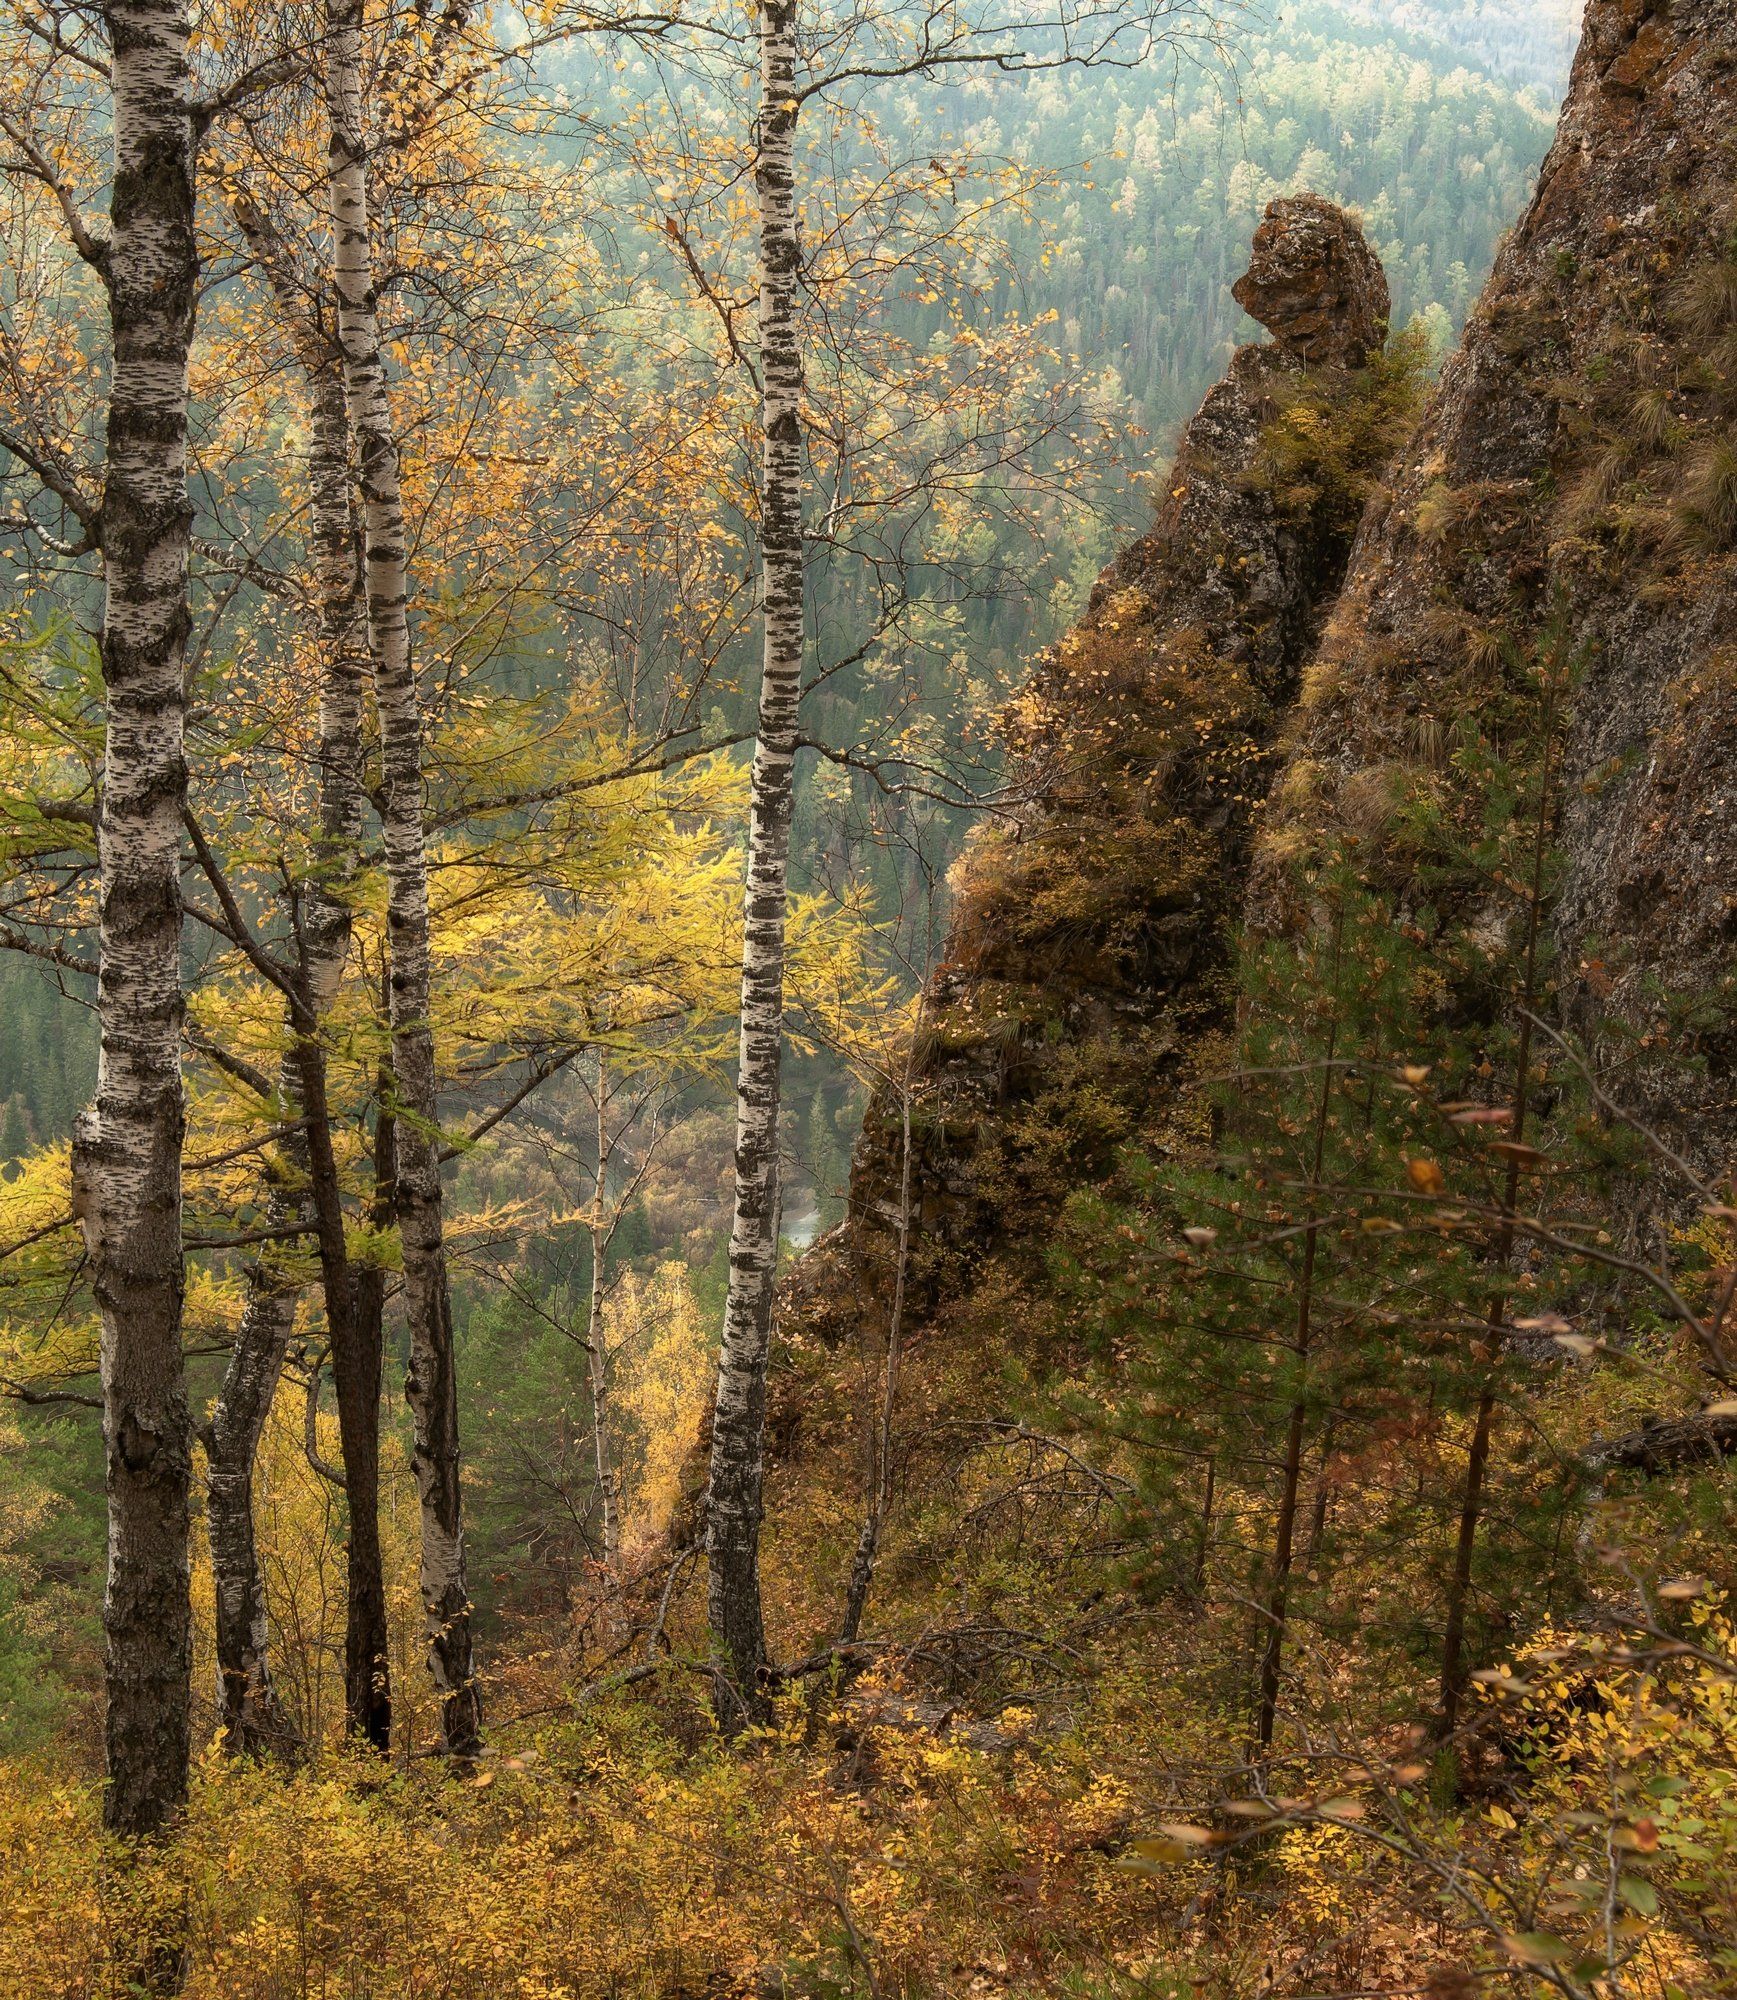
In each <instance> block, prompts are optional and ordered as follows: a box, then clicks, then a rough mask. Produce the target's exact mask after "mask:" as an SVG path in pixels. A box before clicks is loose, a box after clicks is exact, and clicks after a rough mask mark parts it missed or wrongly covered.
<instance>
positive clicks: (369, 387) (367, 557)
mask: <svg viewBox="0 0 1737 2000" xmlns="http://www.w3.org/2000/svg"><path fill="white" fill-rule="evenodd" d="M324 58H325V86H326V106H327V112H328V117H329V121H330V135H331V175H330V193H331V203H332V237H333V250H332V277H333V286H334V290H335V292H336V298H337V325H338V344H339V347H340V349H341V351H342V353H343V362H344V391H345V396H346V400H347V403H348V407H349V414H350V422H351V425H352V428H353V430H354V432H355V437H356V443H357V450H358V454H359V458H360V471H361V494H362V523H363V537H364V540H363V554H364V576H365V579H366V583H365V598H366V605H367V619H368V637H369V645H370V651H371V653H372V657H373V667H374V697H375V703H376V706H377V708H378V711H379V717H380V741H381V765H382V778H381V824H382V833H383V836H384V842H385V849H386V879H387V887H388V897H389V904H388V929H389V937H390V950H391V977H390V1015H391V1024H392V1070H393V1084H394V1089H395V1092H396V1095H397V1099H398V1109H399V1112H400V1116H399V1119H398V1123H397V1128H396V1137H397V1146H398V1159H397V1178H396V1188H395V1208H396V1213H397V1219H398V1227H399V1232H400V1235H401V1238H402V1241H403V1249H404V1287H405V1298H406V1305H407V1312H408V1318H409V1322H410V1372H409V1375H408V1377H407V1378H406V1381H405V1395H406V1398H407V1400H408V1401H409V1404H410V1410H411V1417H412V1420H413V1422H414V1425H415V1433H416V1443H415V1452H414V1458H413V1464H414V1467H415V1472H416V1484H417V1492H418V1494H419V1497H420V1501H421V1508H422V1572H421V1584H422V1602H423V1613H424V1618H425V1621H426V1629H427V1639H428V1657H429V1666H430V1669H431V1671H432V1673H433V1675H434V1684H435V1686H436V1688H437V1689H438V1690H439V1694H440V1699H441V1740H442V1743H443V1744H444V1745H445V1747H446V1748H447V1749H448V1750H449V1751H452V1752H453V1753H455V1754H458V1755H468V1754H470V1753H471V1752H473V1751H474V1750H476V1748H477V1747H478V1746H479V1744H480V1742H481V1728H482V1706H481V1699H480V1696H479V1694H478V1690H477V1686H476V1677H475V1671H474V1666H473V1661H472V1657H471V1622H470V1618H471V1607H470V1590H469V1586H468V1583H467V1581H466V1577H465V1552H464V1523H463V1512H462V1500H461V1496H460V1491H459V1445H458V1397H457V1384H456V1379H455V1376H454V1372H453V1353H452V1296H451V1290H450V1287H449V1285H448V1281H447V1269H446V1249H445V1242H444V1225H443V1216H442V1198H441V1179H440V1139H439V1134H440V1107H439V1102H438V1092H437V1088H436V1081H435V1067H434V1035H433V1028H432V1025H431V1020H430V1010H431V995H430V973H429V951H428V939H429V911H428V850H427V836H426V830H425V827H424V824H423V799H422V703H421V695H420V691H419V689H418V687H417V681H416V668H415V663H414V660H413V658H412V654H411V644H410V622H409V601H410V576H409V551H408V547H407V543H406V536H405V529H404V500H403V492H402V488H401V484H400V478H399V463H398V440H397V435H396V433H395V431H394V430H393V426H392V412H391V404H390V400H389V397H388V394H387V386H386V368H385V359H384V356H383V354H382V352H381V345H380V332H379V321H378V317H377V314H376V310H375V305H376V288H375V277H374V246H373V236H372V225H371V223H370V219H369V212H368V139H367V124H366V116H365V112H364V107H363V90H362V7H361V0H332V4H329V5H328V7H327V10H326V25H325V39H324Z"/></svg>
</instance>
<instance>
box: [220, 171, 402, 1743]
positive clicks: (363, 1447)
mask: <svg viewBox="0 0 1737 2000" xmlns="http://www.w3.org/2000/svg"><path fill="white" fill-rule="evenodd" d="M231 207H232V211H233V213H234V215H235V218H236V221H237V223H238V225H239V226H240V228H241V231H242V234H243V236H244V238H245V240H246V242H247V246H248V248H249V250H250V251H251V252H252V253H253V256H254V259H255V261H256V262H257V264H258V265H259V267H260V269H261V271H262V272H263V274H264V276H265V278H266V281H267V284H268V286H269V289H270V292H271V294H272V297H273V299H274V302H275V304H276V305H277V307H278V311H279V314H280V317H281V318H282V319H283V321H284V323H285V325H286V326H287V328H288V330H289V332H290V335H291V344H292V346H293V348H294V351H295V354H296V357H297V360H298V361H299V363H300V365H301V369H302V373H303V376H304V378H305V381H306V385H307V389H308V395H309V403H310V419H311V421H310V425H309V448H308V453H307V485H308V504H309V544H310V555H311V557H312V563H313V570H314V595H315V602H316V605H317V615H318V624H319V661H320V670H319V748H318V788H319V806H318V809H319V821H320V824H319V834H318V838H317V841H316V843H315V851H314V872H313V874H312V876H311V879H309V880H308V881H307V882H306V883H305V884H304V885H302V889H303V901H304V904H305V907H304V909H303V912H302V920H301V922H300V923H298V924H297V926H296V936H297V938H298V940H299V942H300V954H299V962H298V964H297V966H296V969H295V978H294V982H293V990H292V991H291V992H290V994H289V995H288V998H287V1015H288V1020H287V1027H288V1031H289V1034H290V1037H291V1042H290V1047H289V1049H288V1052H287V1053H286V1055H285V1058H284V1062H283V1070H282V1083H281V1094H282V1099H283V1102H284V1104H285V1105H286V1106H287V1107H288V1108H289V1109H290V1110H291V1111H292V1112H293V1113H294V1114H295V1122H296V1124H297V1125H299V1127H300V1129H299V1131H298V1132H296V1133H295V1135H294V1136H293V1138H292V1140H291V1141H290V1142H289V1143H288V1145H287V1146H286V1149H285V1159H284V1162H283V1164H282V1165H281V1166H280V1167H279V1168H278V1169H277V1170H276V1171H275V1173H274V1174H273V1184H272V1188H271V1194H270V1199H269V1200H268V1204H267V1215H268V1217H269V1218H270V1220H271V1221H272V1223H274V1224H287V1223H288V1222H289V1221H290V1220H291V1219H292V1217H300V1218H302V1219H303V1220H304V1221H305V1222H306V1225H307V1226H308V1227H309V1228H310V1229H311V1231H312V1232H313V1235H314V1238H315V1241H316V1243H317V1245H318V1248H319V1256H320V1265H321V1275H322V1279H323V1291H324V1304H325V1312H326V1325H327V1340H328V1344H329V1347H330V1352H331V1357H332V1372H333V1378H334V1381H335V1383H336V1386H337V1392H338V1416H339V1436H340V1443H341V1449H342V1455H343V1461H344V1479H345V1488H346V1492H347V1495H348V1498H349V1503H350V1505H349V1516H350V1531H349V1549H348V1559H347V1566H346V1567H347V1576H348V1600H349V1601H348V1614H347V1618H346V1628H345V1712H346V1717H347V1720H348V1722H349V1725H350V1727H351V1728H352V1729H353V1730H354V1731H355V1732H356V1733H357V1734H359V1735H360V1736H362V1737H363V1738H364V1739H366V1740H367V1741H369V1742H372V1743H373V1744H374V1745H375V1747H377V1748H379V1749H382V1750H383V1749H385V1748H386V1747H387V1744H388V1742H389V1740H390V1731H391V1695H390V1682H389V1665H388V1655H387V1635H386V1597H385V1586H384V1582H383V1580H382V1576H381V1560H380V1541H379V1529H378V1524H377V1515H378V1489H379V1441H378V1437H377V1430H378V1415H377V1412H378V1405H379V1396H380V1337H379V1326H378V1316H377V1315H374V1316H370V1315H368V1314H367V1313H366V1312H364V1310H363V1304H364V1301H363V1300H362V1298H361V1296H360V1295H359V1291H358V1287H357V1284H356V1274H355V1272H354V1270H353V1269H352V1266H351V1261H350V1258H349V1255H348V1251H347V1249H346V1245H345V1238H344V1219H343V1210H342V1206H341V1183H340V1177H339V1173H338V1168H337V1163H336V1159H335V1157H334V1152H333V1145H332V1136H331V1113H330V1105H329V1101H328V1100H329V1092H328V1085H327V1063H326V1057H325V1052H324V1048H323V1045H322V1043H321V1040H320V1031H321V1027H322V1024H323V1023H324V1021H325V1018H326V1016H327V1014H328V1013H329V1011H330V1009H331V1006H332V1003H333V1001H334V1000H335V998H336V996H337V992H338V988H339V985H340V984H341V982H342V979H343V976H344V971H345V966H346V963H347V960H348V958H349V950H350V933H351V921H350V909H349V904H348V902H347V900H346V897H347V894H348V893H349V892H350V891H351V889H352V888H353V885H354V882H355V878H356V876H357V874H358V871H359V867H360V850H361V840H362V832H363V741H362V729H363V707H364V700H365V692H366V686H367V676H368V651H367V629H366V624H365V621H364V618H363V612H362V579H361V563H360V546H359V532H358V523H357V520H356V510H355V506H354V503H353V498H352V490H351V481H350V427H349V416H348V412H347V409H346V406H345V398H344V378H343V369H342V362H341V357H340V355H339V353H338V350H337V347H336V345H335V344H334V342H333V341H332V340H331V339H330V337H329V335H328V332H327V330H326V328H325V326H324V325H323V324H322V321H321V317H320V314H319V312H318V310H317V307H316V306H315V305H313V304H311V303H310V301H309V298H308V287H307V286H306V284H305V283H304V282H302V281H301V274H300V273H298V271H297V270H296V269H295V267H294V265H293V262H292V259H291V257H290V254H289V251H288V247H287V245H286V244H285V242H284V239H283V236H282V234H281V232H280V231H279V230H278V229H277V228H276V227H275V225H274V224H273V222H272V220H271V218H270V217H269V215H267V214H266V213H265V212H264V211H263V210H262V209H261V208H260V207H259V206H258V205H257V204H256V203H255V202H254V200H253V199H252V197H251V196H250V195H248V194H247V193H245V192H242V193H239V194H237V196H236V197H235V198H234V200H233V201H232V203H231ZM292 1183H293V1184H294V1186H295V1187H296V1188H298V1189H299V1190H300V1193H299V1194H297V1195H291V1194H289V1193H288V1192H287V1191H286V1185H287V1184H292ZM301 1289H302V1288H301V1285H300V1283H299V1281H298V1280H296V1279H295V1278H293V1277H291V1276H288V1275H286V1274H285V1272H284V1271H283V1269H282V1266H281V1264H280V1263H278V1262H274V1260H273V1259H272V1257H271V1256H270V1255H269V1254H268V1255H267V1256H265V1257H263V1258H261V1259H260V1261H259V1262H258V1263H256V1264H255V1266H254V1267H253V1270H252V1271H251V1273H250V1274H249V1279H248V1294H247V1305H246V1309H245V1311H244V1313H243V1316H242V1320H241V1324H240V1327H239V1329H238V1330H237V1334H236V1340H235V1346H234V1349H233V1351H232V1353H231V1357H230V1362H229V1366H228V1369H227V1370H226V1372H225V1375H224V1380H223V1386H222V1389H221V1391H220V1392H219V1394H218V1398H217V1402H216V1405H215V1407H214V1409H213V1411H212V1416H211V1421H210V1423H209V1424H208V1425H207V1426H206V1429H205V1432H204V1442H205V1446H206V1456H207V1461H208V1467H209V1472H208V1478H209V1492H208V1497H207V1503H206V1506H207V1520H208V1524H209V1532H210V1537H211V1561H212V1568H213V1571H214V1584H215V1598H216V1626H217V1632H216V1639H217V1674H218V1712H219V1716H220V1718H221V1721H222V1723H223V1726H224V1728H225V1730H226V1732H227V1738H228V1741H229V1743H230V1746H231V1747H232V1748H234V1749H236V1750H250V1751H256V1750H261V1749H272V1748H277V1749H285V1748H291V1747H294V1730H293V1727H292V1725H291V1724H290V1721H289V1718H288V1716H287V1714H286V1713H285V1711H284V1709H283V1706H282V1704H281V1703H280V1702H279V1701H278V1700H277V1698H276V1696H275V1694H274V1692H273V1690H272V1686H271V1675H270V1669H269V1665H268V1663H267V1658H266V1605H265V1588H264V1582H263V1579H262V1577H261V1576H260V1572H259V1563H258V1557H257V1553H256V1551H255V1547H254V1536H253V1509H252V1485H253V1467H254V1461H255V1458H256V1456H257V1454H258V1449H259V1441H260V1437H261V1434H262V1432H263V1430H264V1427H265V1422H266V1419H267V1417H268V1416H269V1414H270V1411H271V1403H272V1398H273V1395H274V1393H275V1390H276V1387H277V1383H278V1379H279V1377H280V1375H281V1374H282V1370H283V1363H284V1355H285V1351H286V1349H287V1347H288V1345H289V1341H290V1338H291V1335H292V1334H293V1332H294V1329H295V1320H296V1308H297V1302H298V1300H299V1298H300V1295H301Z"/></svg>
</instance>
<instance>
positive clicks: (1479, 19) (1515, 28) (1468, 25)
mask: <svg viewBox="0 0 1737 2000" xmlns="http://www.w3.org/2000/svg"><path fill="white" fill-rule="evenodd" d="M1344 5H1345V10H1346V12H1347V13H1351V14H1356V15H1358V16H1359V17H1361V18H1362V19H1364V20H1368V21H1374V22H1377V23H1379V24H1380V25H1381V26H1383V27H1385V28H1387V29H1389V30H1390V31H1392V32H1395V33H1398V32H1400V31H1402V30H1405V29H1411V30H1414V31H1415V32H1416V33H1418V34H1421V35H1428V36H1430V37H1432V38H1434V39H1436V40H1439V41H1441V42H1443V43H1445V44H1446V46H1447V47H1448V48H1450V49H1452V50H1453V51H1454V52H1455V53H1456V54H1457V55H1459V56H1461V57H1466V58H1471V57H1475V58H1476V59H1477V60H1478V61H1480V62H1482V63H1484V64H1486V65H1487V66H1488V67H1489V68H1490V69H1493V70H1496V71H1498V72H1499V73H1500V74H1501V75H1503V76H1509V77H1512V78H1513V79H1514V81H1515V82H1516V83H1531V84H1538V85H1540V86H1542V87H1543V88H1544V89H1546V90H1548V91H1549V92H1551V94H1552V95H1557V94H1559V93H1560V92H1561V89H1562V86H1563V82H1564V80H1565V79H1566V77H1567V75H1568V65H1569V63H1570V62H1572V61H1573V59H1574V45H1575V43H1576V41H1577V40H1578V39H1579V35H1580V21H1581V16H1582V15H1583V14H1584V13H1585V11H1586V9H1585V6H1584V4H1583V0H1525V4H1516V0H1344Z"/></svg>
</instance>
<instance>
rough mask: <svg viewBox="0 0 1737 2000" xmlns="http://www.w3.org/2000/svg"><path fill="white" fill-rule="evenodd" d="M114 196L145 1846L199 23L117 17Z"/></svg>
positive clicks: (134, 1730)
mask: <svg viewBox="0 0 1737 2000" xmlns="http://www.w3.org/2000/svg"><path fill="white" fill-rule="evenodd" d="M103 15H104V20H105V23H106V26H107V29H108V33H109V40H110V45H111V51H112V71H111V85H112V91H113V105H114V158H115V170H114V186H113V195H112V202H111V212H110V234H109V246H108V251H107V255H106V259H105V262H104V266H103V269H104V275H105V277H106V280H107V284H108V298H109V316H110V327H111V331H112V337H113V363H112V378H111V384H110V391H109V409H108V437H107V458H106V467H105V483H104V490H103V498H102V510H101V517H100V518H101V542H102V550H103V571H104V587H105V602H104V608H103V625H102V671H103V681H104V685H105V687H106V689H107V696H108V699H107V722H106V740H105V745H104V754H103V772H102V785H101V811H100V817H99V821H98V830H97V841H98V859H99V875H100V890H99V905H100V913H99V928H100V945H99V961H100V979H99V1012H100V1021H101V1052H100V1056H99V1061H98V1070H97V1087H96V1098H95V1101H94V1103H93V1104H92V1105H91V1107H90V1108H89V1109H88V1110H87V1111H86V1112H85V1113H84V1114H83V1115H82V1116H81V1118H80V1119H79V1122H78V1129H77V1131H76V1133H75V1136H74V1142H73V1184H74V1202H75V1206H76V1208H77V1210H78V1214H79V1219H80V1222H81V1224H82V1226H83V1230H84V1239H85V1247H86V1253H87V1256H88V1258H89V1268H90V1275H91V1284H92V1289H93V1291H94V1293H95V1295H96V1302H97V1307H98V1311H99V1313H100V1316H101V1323H102V1381H103V1435H104V1442H105V1448H106V1455H107V1488H108V1576H107V1585H106V1588H105V1591H104V1598H103V1635H104V1646H105V1676H106V1690H107V1697H108V1700H107V1719H106V1726H105V1731H106V1743H107V1757H108V1783H107V1787H106V1790H105V1793H104V1804H103V1813H104V1819H105V1821H106V1823H107V1825H108V1826H109V1827H110V1828H111V1829H112V1830H113V1831H115V1832H117V1833H122V1834H150V1833H154V1832H156V1831H157V1830H158V1829H159V1828H161V1827H162V1826H163V1825H164V1824H165V1822H167V1821H168V1820H169V1819H171V1818H172V1817H173V1816H174V1814H175V1813H176V1811H177V1810H178V1809H179V1807H180V1805H181V1803H182V1801H183V1800H184V1799H185V1797H186V1790H187V1764H188V1731H189V1720H188V1704H189V1699H190V1694H191V1616H190V1610H189V1604H188V1554H187V1544H188V1484H189V1477H190V1471H191V1464H192V1426H191V1420H190V1415H189V1411H188V1405H187V1391H186V1381H185V1374H184V1368H183V1363H182V1355H181V1308H182V1293H183V1282H184V1281H183V1271H182V1256H181V1152H182V1140H183V1134H184V1130H185V1123H186V1116H185V1109H184V1106H183V1102H182V1091H181V1030H182V1018H183V998H182V991H181V970H180V945H181V890H180V872H179V871H180V851H181V820H182V813H183V810H184V807H185V804H186V797H187V766H186V761H185V756H184V752H183V728H184V721H185V712H186V697H185V692H184V685H183V682H184V674H185V660H186V646H187V633H188V628H189V615H188V603H187V570H188V551H189V543H190V537H191V531H192V510H191V507H190V505H189V502H188V493H187V354H188V348H189V345H190V343H191V341H192V335H193V315H194V304H195V290H196V285H197V280H198V252H197V247H196V244H195V240H194V233H193V202H194V142H193V128H192V121H191V117H190V114H189V71H188V60H187V42H188V21H187V10H186V7H185V5H184V4H175V0H131V4H113V5H108V6H105V7H104V9H103Z"/></svg>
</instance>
